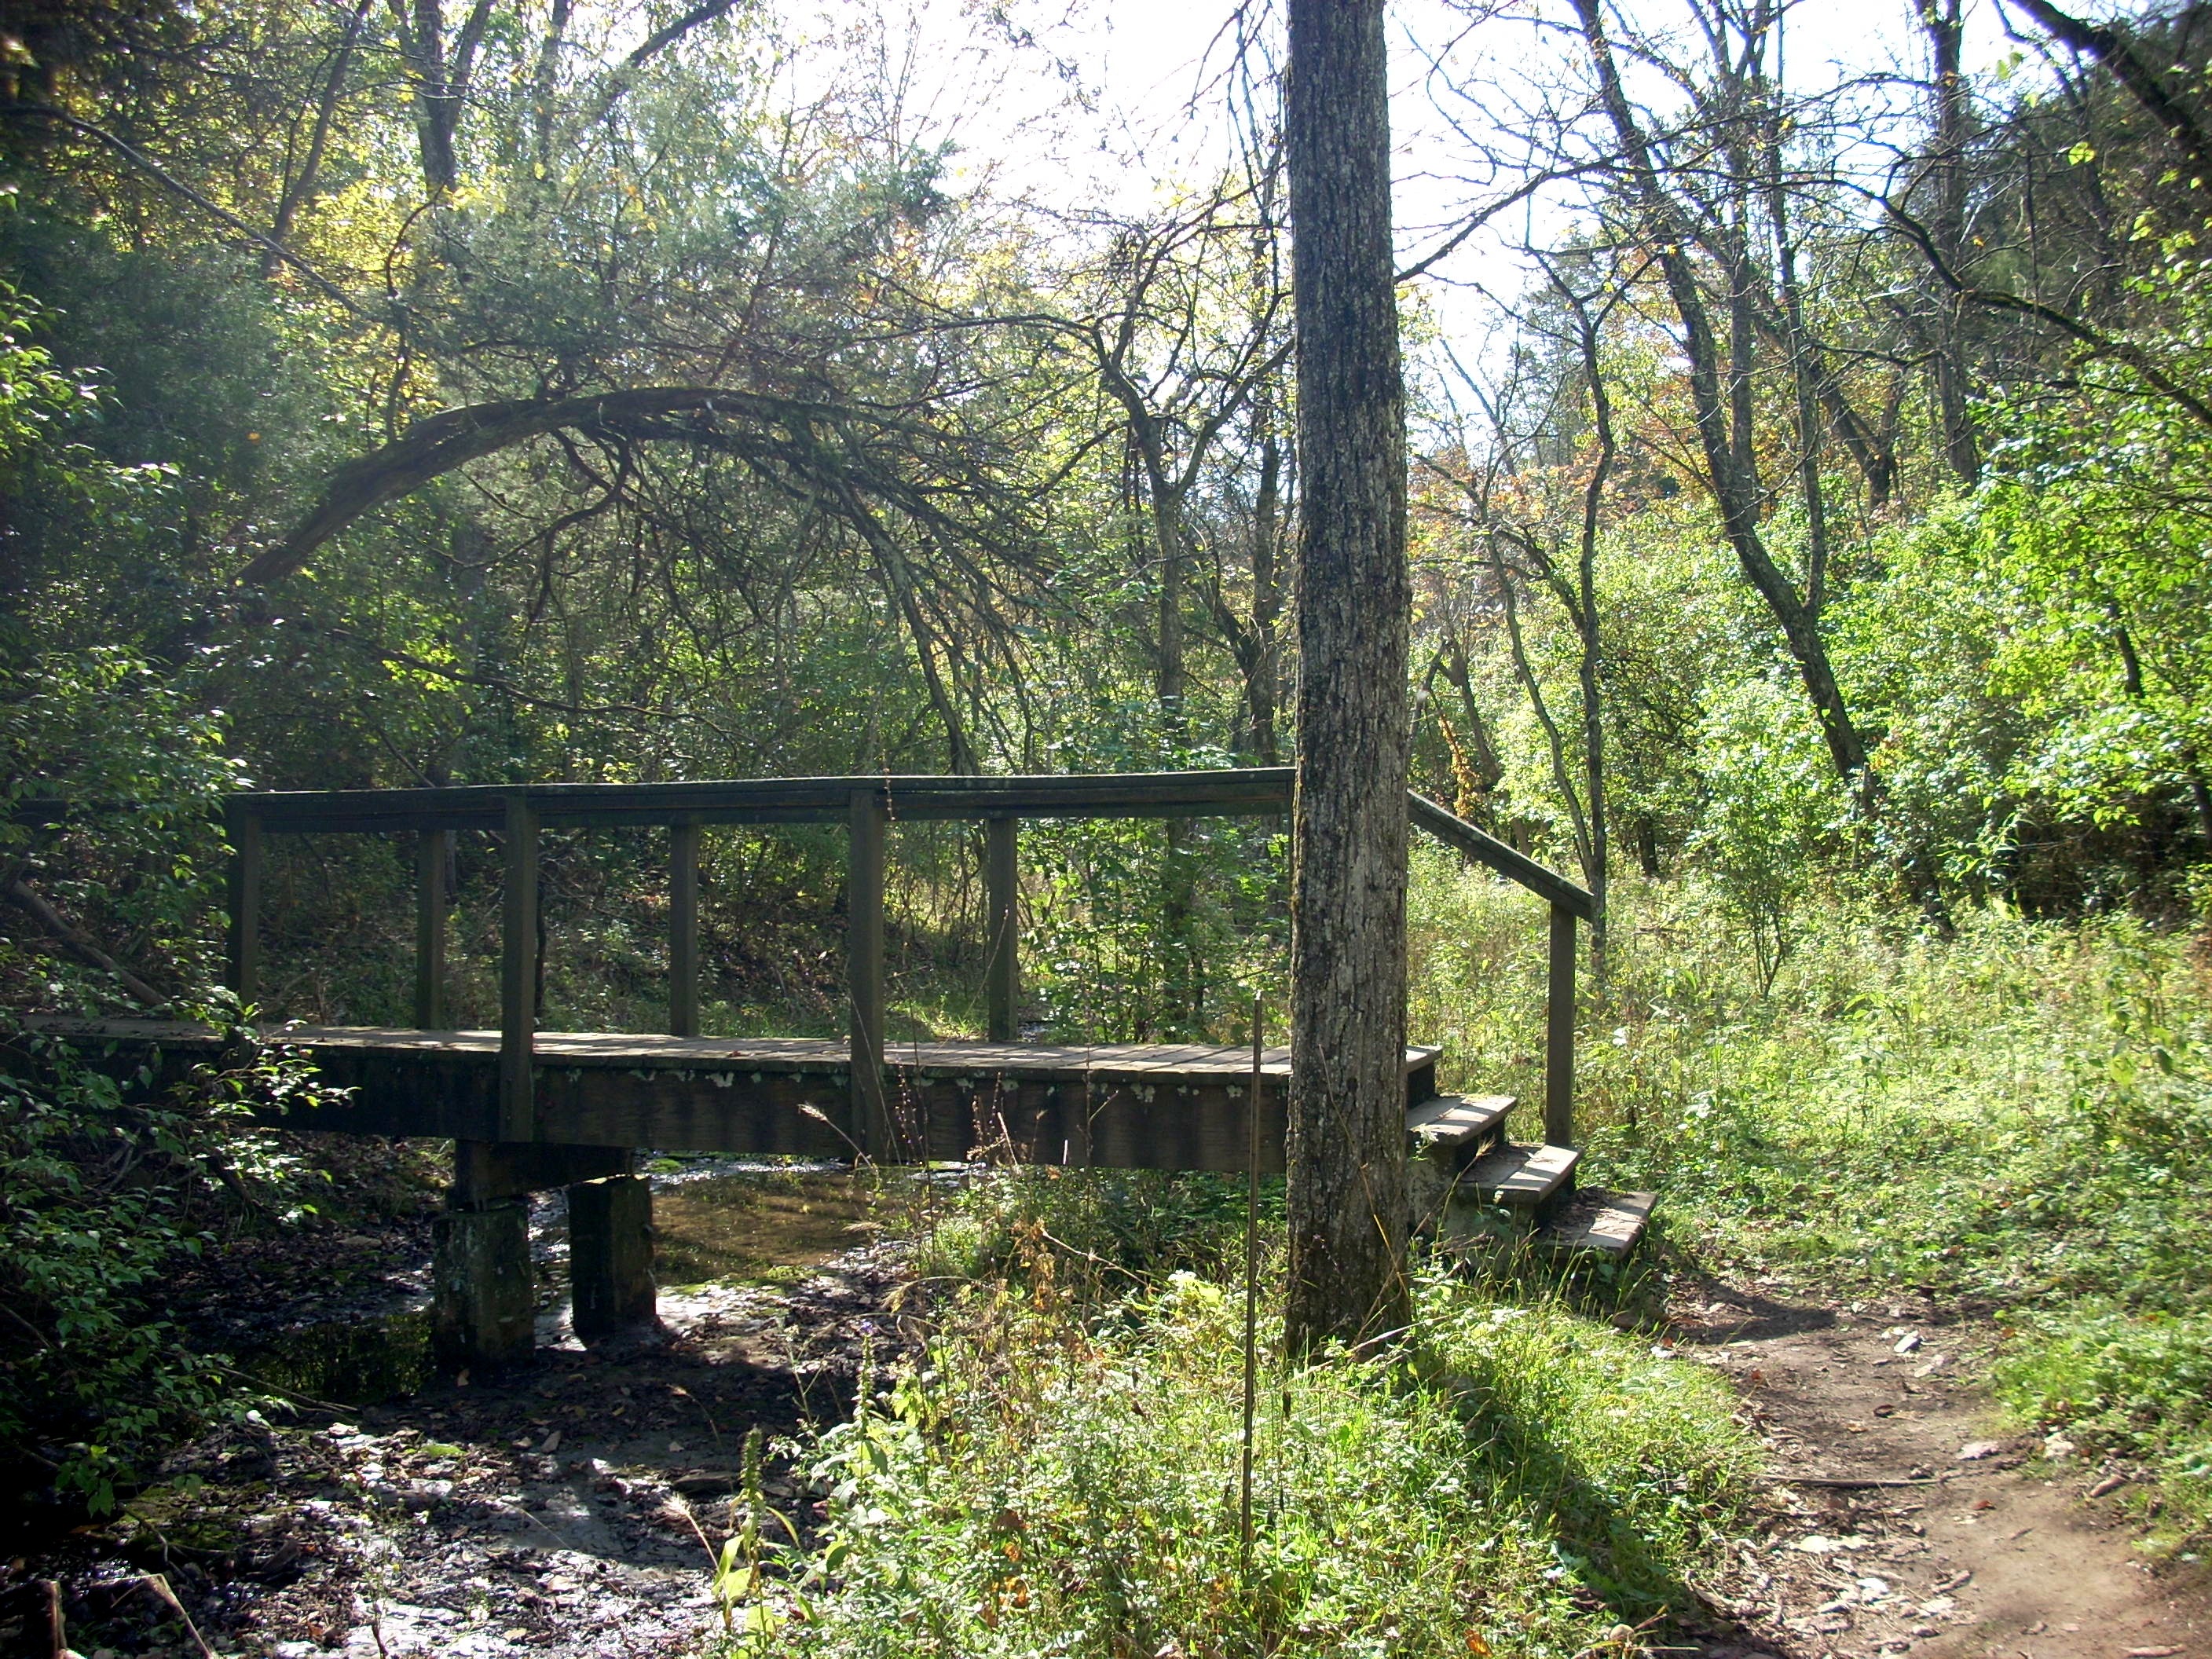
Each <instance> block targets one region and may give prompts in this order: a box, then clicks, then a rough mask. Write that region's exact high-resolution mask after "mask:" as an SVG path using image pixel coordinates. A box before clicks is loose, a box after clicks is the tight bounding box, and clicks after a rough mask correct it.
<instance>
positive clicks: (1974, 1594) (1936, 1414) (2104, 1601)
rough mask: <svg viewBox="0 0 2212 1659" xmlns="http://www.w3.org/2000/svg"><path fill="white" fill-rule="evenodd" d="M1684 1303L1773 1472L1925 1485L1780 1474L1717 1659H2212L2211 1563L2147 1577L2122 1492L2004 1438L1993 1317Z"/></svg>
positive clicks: (1681, 1308) (1730, 1590)
mask: <svg viewBox="0 0 2212 1659" xmlns="http://www.w3.org/2000/svg"><path fill="white" fill-rule="evenodd" d="M1670 1313H1671V1314H1672V1316H1673V1320H1672V1325H1673V1335H1672V1340H1673V1341H1674V1344H1675V1345H1676V1346H1677V1347H1678V1349H1679V1350H1680V1352H1682V1353H1683V1355H1684V1357H1685V1358H1700V1359H1703V1360H1705V1362H1707V1363H1710V1364H1713V1365H1715V1366H1717V1368H1719V1369H1720V1370H1723V1371H1724V1372H1726V1373H1727V1374H1728V1375H1729V1376H1730V1377H1731V1378H1733V1379H1734V1381H1735V1383H1736V1385H1737V1387H1738V1388H1739V1389H1741V1391H1742V1393H1743V1395H1744V1398H1745V1400H1746V1401H1747V1403H1748V1404H1749V1406H1750V1407H1751V1409H1752V1411H1753V1413H1754V1416H1755V1418H1756V1420H1757V1422H1758V1424H1759V1428H1760V1430H1761V1431H1762V1433H1763V1434H1764V1435H1765V1437H1766V1438H1767V1439H1768V1441H1769V1442H1770V1443H1771V1445H1772V1447H1773V1449H1774V1453H1775V1457H1774V1463H1773V1468H1774V1469H1775V1471H1776V1473H1777V1474H1778V1475H1782V1476H1791V1477H1799V1478H1807V1479H1815V1478H1826V1479H1827V1480H1837V1481H1843V1480H1890V1481H1911V1482H1916V1483H1918V1484H1912V1485H1894V1486H1844V1485H1814V1484H1803V1485H1798V1484H1788V1483H1784V1482H1781V1481H1778V1483H1777V1485H1776V1486H1775V1491H1774V1500H1773V1507H1772V1509H1771V1513H1770V1515H1769V1516H1768V1518H1767V1522H1766V1524H1765V1527H1764V1528H1762V1535H1761V1536H1760V1538H1759V1541H1758V1542H1757V1545H1756V1547H1753V1548H1751V1549H1747V1550H1745V1551H1743V1552H1742V1553H1741V1559H1738V1560H1737V1561H1735V1562H1734V1563H1731V1564H1729V1571H1727V1572H1726V1573H1725V1575H1724V1577H1723V1580H1722V1583H1721V1589H1719V1591H1718V1592H1717V1594H1715V1595H1713V1597H1712V1600H1713V1601H1714V1602H1715V1603H1716V1604H1717V1605H1718V1606H1720V1607H1722V1610H1723V1611H1724V1612H1731V1613H1734V1614H1735V1617H1736V1619H1737V1620H1739V1622H1740V1626H1741V1636H1740V1637H1738V1638H1735V1639H1732V1640H1729V1641H1726V1642H1720V1643H1715V1644H1710V1645H1708V1646H1707V1648H1706V1649H1705V1652H1706V1654H1707V1656H1708V1659H1736V1656H1748V1655H1754V1654H1778V1655H1783V1656H1787V1659H1825V1656H1831V1655H1832V1656H1836V1659H1858V1656H1869V1655H1874V1654H1898V1653H1910V1654H1912V1655H1914V1656H1915V1659H1923V1656H1924V1659H2130V1656H2135V1659H2212V1583H2208V1581H2207V1578H2206V1577H2205V1575H2204V1574H2203V1571H2201V1570H2193V1569H2184V1570H2183V1571H2181V1572H2179V1573H2160V1574H2154V1573H2153V1572H2151V1571H2149V1570H2148V1568H2147V1567H2146V1565H2144V1563H2143V1561H2142V1558H2141V1557H2140V1556H2139V1555H2137V1554H2136V1553H2135V1552H2134V1550H2133V1549H2132V1548H2131V1543H2132V1534H2131V1533H2130V1529H2129V1528H2127V1527H2126V1526H2125V1525H2124V1524H2123V1522H2121V1520H2120V1518H2119V1516H2118V1513H2117V1510H2116V1507H2115V1504H2114V1503H2113V1502H2112V1498H2111V1496H2110V1494H2109V1493H2106V1494H2103V1495H2100V1498H2088V1497H2087V1493H2088V1492H2090V1491H2092V1490H2095V1489H2097V1488H2099V1487H2100V1486H2102V1485H2104V1483H2105V1480H2106V1471H2104V1470H2102V1469H2100V1468H2098V1467H2097V1466H2095V1465H2093V1464H2085V1463H2083V1462H2081V1461H2080V1460H2079V1459H2078V1458H2075V1457H2072V1456H2066V1457H2063V1458H2061V1459H2060V1460H2059V1461H2057V1462H2051V1461H2048V1460H2045V1459H2044V1458H2043V1457H2041V1456H2040V1455H2039V1454H2040V1453H2041V1452H2042V1451H2043V1447H2042V1446H2041V1445H2040V1444H2039V1443H2037V1442H2035V1441H2033V1440H2032V1439H2023V1438H2021V1437H2007V1436H2006V1435H2005V1434H2004V1432H2003V1431H2002V1429H2001V1428H2000V1427H1999V1426H1997V1425H1996V1413H1995V1410H1994V1408H1993V1407H1992V1404H1991V1402H1990V1396H1989V1395H1988V1392H1987V1390H1986V1389H1985V1388H1984V1386H1983V1384H1982V1383H1981V1381H1980V1374H1981V1371H1982V1370H1983V1367H1984V1364H1985V1363H1986V1360H1987V1358H1988V1356H1989V1353H1990V1349H1991V1347H1992V1346H1993V1340H1994V1338H1993V1334H1992V1333H1990V1331H1989V1330H1988V1329H1987V1328H1985V1327H1981V1326H1978V1325H1975V1324H1972V1323H1960V1322H1947V1321H1945V1320H1944V1319H1942V1317H1941V1316H1939V1314H1938V1312H1937V1310H1935V1309H1934V1308H1932V1307H1931V1306H1930V1305H1929V1304H1927V1303H1925V1302H1922V1301H1918V1300H1914V1299H1909V1298H1908V1299H1901V1300H1886V1301H1881V1302H1875V1303H1864V1304H1861V1303H1854V1304H1850V1305H1849V1306H1846V1307H1840V1308H1831V1307H1822V1306H1819V1305H1817V1304H1807V1303H1804V1302H1800V1301H1796V1300H1785V1299H1783V1298H1782V1297H1780V1296H1779V1295H1778V1294H1777V1293H1775V1292H1773V1291H1771V1290H1764V1289H1761V1288H1759V1287H1758V1286H1748V1287H1747V1286H1739V1285H1723V1284H1720V1283H1717V1282H1714V1281H1705V1282H1699V1283H1692V1282H1690V1281H1688V1280H1687V1279H1685V1280H1682V1281H1679V1282H1678V1283H1677V1285H1676V1286H1675V1294H1674V1297H1673V1300H1672V1305H1671V1308H1670ZM1900 1350H1902V1352H1900ZM2057 1449H2059V1450H2061V1451H2063V1447H2060V1448H2057ZM1962 1452H1972V1453H1974V1454H1976V1455H1971V1456H1962V1455H1961V1454H1962Z"/></svg>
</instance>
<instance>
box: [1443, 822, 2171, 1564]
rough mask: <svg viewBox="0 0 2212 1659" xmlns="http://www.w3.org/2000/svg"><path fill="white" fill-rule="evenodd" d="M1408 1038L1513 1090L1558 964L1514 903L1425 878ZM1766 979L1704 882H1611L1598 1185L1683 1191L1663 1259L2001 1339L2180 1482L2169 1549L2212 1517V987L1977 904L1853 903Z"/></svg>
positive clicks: (2129, 1448)
mask: <svg viewBox="0 0 2212 1659" xmlns="http://www.w3.org/2000/svg"><path fill="white" fill-rule="evenodd" d="M1415 891H1416V901H1415V904H1416V936H1417V939H1419V942H1420V950H1421V957H1422V964H1421V967H1420V969H1419V971H1418V972H1417V973H1416V975H1415V980H1414V983H1415V985H1416V987H1417V1012H1416V1017H1415V1024H1416V1027H1417V1029H1419V1030H1420V1031H1421V1032H1422V1033H1423V1035H1424V1036H1426V1037H1429V1038H1430V1040H1434V1041H1442V1042H1446V1043H1448V1044H1449V1064H1450V1065H1451V1066H1454V1067H1455V1068H1456V1079H1457V1080H1458V1081H1461V1082H1465V1083H1473V1082H1474V1081H1477V1080H1479V1079H1480V1080H1484V1081H1486V1085H1493V1084H1494V1082H1495V1080H1498V1079H1503V1080H1504V1081H1505V1082H1507V1083H1508V1084H1509V1085H1510V1086H1514V1087H1516V1088H1517V1089H1518V1090H1519V1091H1520V1092H1522V1094H1523V1095H1524V1097H1525V1096H1526V1095H1527V1094H1528V1092H1529V1089H1530V1085H1531V1084H1532V1082H1533V1065H1534V1059H1535V1056H1534V1052H1533V1049H1534V1034H1535V1033H1536V1032H1537V1030H1539V1029H1540V1026H1539V1024H1538V1010H1539V1008H1540V1006H1541V986H1540V984H1539V982H1538V980H1537V977H1536V975H1538V974H1539V973H1541V951H1540V949H1539V947H1538V944H1537V941H1536V939H1535V937H1534V925H1533V923H1532V922H1531V921H1529V920H1528V918H1527V916H1526V915H1525V912H1526V910H1527V908H1528V906H1527V905H1526V903H1525V901H1523V900H1522V899H1521V898H1520V896H1518V895H1516V894H1512V893H1509V892H1506V891H1503V890H1499V889H1498V888H1497V887H1496V886H1494V885H1493V884H1492V883H1490V882H1489V881H1488V880H1487V879H1485V878H1470V877H1463V876H1461V875H1460V874H1458V873H1457V872H1454V871H1451V870H1449V868H1447V867H1444V866H1441V865H1435V866H1431V867H1430V868H1429V869H1428V870H1427V871H1426V872H1425V878H1424V879H1423V880H1422V881H1420V882H1419V883H1417V884H1416V890H1415ZM1779 920H1780V923H1781V927H1782V932H1781V933H1780V935H1779V937H1780V938H1781V939H1782V940H1783V944H1784V949H1783V953H1782V957H1781V962H1780V966H1779V969H1778V972H1777V973H1776V974H1775V976H1774V979H1773V981H1772V984H1771V987H1769V988H1767V989H1765V991H1764V992H1762V990H1761V986H1760V980H1761V978H1762V977H1763V973H1762V970H1761V969H1760V967H1759V964H1758V963H1757V962H1756V961H1755V959H1754V957H1753V951H1752V949H1751V946H1750V945H1749V943H1748V942H1747V939H1746V938H1745V933H1744V930H1743V929H1742V928H1741V926H1740V925H1738V924H1737V923H1736V922H1735V921H1734V920H1733V919H1732V918H1731V916H1730V915H1729V912H1728V910H1727V908H1726V907H1725V906H1724V905H1723V902H1722V901H1721V898H1720V896H1718V895H1717V893H1716V892H1715V890H1713V889H1711V887H1708V886H1706V885H1705V884H1702V883H1700V882H1698V881H1696V880H1686V881H1683V882H1680V883H1671V884H1641V885H1638V886H1634V887H1632V888H1629V889H1628V890H1626V892H1623V893H1620V895H1619V896H1618V898H1617V902H1616V909H1615V917H1614V928H1613V940H1612V948H1611V951H1610V952H1609V955H1610V957H1611V960H1610V961H1609V963H1608V964H1607V981H1606V983H1605V986H1604V987H1603V989H1602V990H1601V992H1599V993H1597V994H1595V996H1594V997H1593V998H1592V1000H1591V1002H1590V1004H1589V1012H1592V1013H1594V1014H1596V1015H1598V1016H1599V1017H1600V1018H1601V1019H1602V1020H1603V1022H1604V1023H1603V1024H1602V1025H1601V1026H1599V1027H1598V1028H1597V1029H1592V1030H1586V1035H1585V1041H1584V1044H1583V1059H1582V1070H1581V1073H1580V1078H1581V1092H1580V1102H1579V1111H1580V1114H1581V1118H1582V1121H1583V1124H1584V1125H1585V1126H1586V1127H1587V1131H1588V1135H1589V1155H1590V1162H1591V1165H1592V1167H1593V1168H1594V1169H1595V1171H1596V1175H1597V1178H1598V1179H1599V1180H1601V1181H1603V1182H1609V1183H1611V1184H1614V1185H1620V1186H1638V1187H1651V1188H1658V1189H1660V1190H1661V1191H1662V1192H1663V1194H1664V1195H1665V1197H1664V1208H1663V1211H1662V1214H1663V1216H1664V1217H1665V1224H1664V1227H1663V1230H1662V1237H1664V1238H1665V1239H1667V1240H1668V1248H1670V1249H1674V1250H1675V1251H1677V1252H1680V1253H1681V1254H1683V1255H1692V1256H1694V1257H1695V1258H1696V1259H1698V1260H1699V1261H1702V1262H1705V1263H1709V1264H1713V1265H1735V1266H1739V1267H1741V1266H1743V1265H1746V1264H1757V1265H1758V1266H1759V1267H1763V1268H1765V1269H1769V1270H1772V1271H1776V1272H1778V1273H1781V1274H1783V1275H1784V1277H1785V1279H1787V1278H1790V1277H1793V1276H1795V1277H1802V1279H1804V1280H1805V1281H1806V1282H1808V1283H1811V1282H1814V1281H1815V1280H1816V1279H1817V1282H1819V1283H1820V1284H1821V1285H1826V1286H1830V1287H1835V1288H1839V1289H1840V1288H1845V1287H1859V1288H1863V1289H1864V1290H1867V1291H1874V1290H1876V1289H1878V1288H1881V1287H1886V1286H1893V1285H1912V1286H1917V1287H1921V1288H1923V1289H1925V1290H1927V1291H1929V1292H1930V1293H1931V1294H1933V1295H1935V1296H1936V1297H1938V1298H1940V1299H1941V1300H1942V1302H1944V1303H1946V1304H1949V1305H1951V1306H1954V1307H1955V1308H1958V1309H1960V1310H1962V1311H1967V1312H1977V1313H1982V1314H1988V1315H1992V1316H1995V1317H1996V1319H1997V1320H1998V1321H1999V1322H2000V1323H2001V1324H2002V1326H2003V1327H2004V1328H2006V1329H2007V1330H2008V1333H2009V1335H2008V1341H2007V1343H2006V1345H2005V1347H2004V1349H2003V1351H2002V1358H2001V1360H2000V1363H1999V1364H1998V1366H1997V1368H1996V1383H1997V1386H1998V1389H1999V1391H2000V1394H2001V1395H2002V1398H2003V1400H2004V1401H2005V1402H2006V1403H2007V1405H2008V1407H2011V1408H2012V1409H2013V1410H2014V1411H2015V1413H2018V1414H2019V1416H2020V1417H2021V1419H2022V1420H2023V1421H2024V1422H2027V1423H2029V1424H2033V1425H2037V1426H2039V1427H2043V1428H2047V1429H2059V1428H2063V1429H2064V1430H2065V1431H2066V1433H2067V1435H2068V1436H2069V1437H2070V1438H2071V1439H2073V1440H2074V1441H2075V1443H2078V1444H2081V1445H2082V1446H2084V1447H2085V1448H2087V1449H2088V1450H2090V1451H2092V1452H2093V1453H2108V1454H2114V1455H2124V1456H2127V1457H2131V1458H2141V1459H2143V1460H2146V1461H2147V1462H2149V1463H2150V1464H2152V1465H2153V1466H2154V1468H2156V1469H2157V1470H2158V1472H2159V1473H2160V1475H2161V1476H2162V1479H2161V1480H2160V1482H2159V1483H2158V1486H2157V1489H2156V1492H2155V1494H2154V1495H2152V1496H2150V1497H2148V1498H2146V1499H2145V1500H2144V1502H2145V1507H2146V1509H2147V1510H2148V1511H2149V1513H2148V1519H2150V1520H2151V1521H2152V1522H2154V1527H2155V1530H2156V1532H2157V1534H2159V1535H2160V1537H2162V1539H2163V1540H2164V1541H2166V1543H2167V1544H2168V1545H2170V1546H2171V1547H2176V1548H2182V1549H2187V1548H2189V1547H2191V1542H2192V1541H2194V1540H2197V1539H2198V1538H2201V1536H2202V1534H2203V1532H2204V1531H2205V1529H2206V1528H2207V1527H2208V1525H2212V1390H2208V1389H2207V1388H2206V1386H2205V1383H2206V1379H2207V1376H2208V1374H2209V1373H2212V1294H2208V1291H2207V1290H2206V1287H2205V1283H2204V1279H2203V1272H2202V1262H2203V1252H2204V1249H2205V1248H2206V1245H2207V1243H2208V1241H2209V1240H2212V971H2208V962H2207V957H2206V956H2205V953H2204V949H2203V939H2202V936H2201V935H2200V934H2197V933H2192V932H2191V931H2190V930H2188V929H2186V928H2174V927H2166V928H2160V927H2153V926H2150V925H2148V924H2146V923H2145V922H2143V921H2141V920H2140V919H2138V918H2137V917H2136V916H2134V915H2128V914H2124V913H2116V914H2110V915H2093V916H2090V917H2087V918H2085V919H2080V920H2070V921H2038V920H2033V919H2030V918H2027V917H2024V916H2022V915H2019V914H2018V913H2016V912H2015V911H2011V910H2008V909H2006V908H2001V907H1996V906H1990V907H1984V908H1973V909H1961V910H1960V912H1958V913H1957V914H1956V915H1955V916H1954V918H1953V919H1952V921H1953V926H1952V929H1951V931H1950V932H1949V933H1948V934H1945V933H1939V932H1937V931H1936V930H1935V929H1933V928H1931V927H1926V926H1924V925H1922V924H1920V923H1917V921H1912V920H1910V919H1907V918H1902V917H1900V916H1899V915H1897V914H1896V913H1894V912H1893V911H1890V910H1887V909H1885V908H1881V907H1879V906H1876V905H1875V904H1873V903H1870V902H1868V901H1866V900H1864V899H1863V898H1859V897H1856V896H1852V895H1850V894H1849V893H1844V892H1836V891H1830V892H1827V893H1825V894H1823V893H1819V892H1817V891H1816V892H1814V893H1813V894H1810V895H1808V896H1806V897H1804V898H1802V899H1800V900H1798V901H1796V902H1793V904H1792V905H1791V906H1790V908H1789V909H1788V911H1787V912H1786V913H1785V914H1784V915H1783V916H1782V917H1781V918H1780V919H1779Z"/></svg>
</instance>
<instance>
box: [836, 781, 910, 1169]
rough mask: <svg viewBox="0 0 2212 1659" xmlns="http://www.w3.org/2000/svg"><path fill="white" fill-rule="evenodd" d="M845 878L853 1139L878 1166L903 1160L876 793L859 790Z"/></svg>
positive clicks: (886, 824)
mask: <svg viewBox="0 0 2212 1659" xmlns="http://www.w3.org/2000/svg"><path fill="white" fill-rule="evenodd" d="M851 809H852V810H851V819H850V823H851V836H852V840H851V843H850V848H849V850H848V865H847V869H846V877H845V972H846V975H847V978H848V983H849V987H850V994H851V999H852V1033H851V1036H852V1055H853V1138H854V1140H856V1141H858V1142H859V1143H860V1150H861V1151H862V1152H866V1154H867V1155H868V1156H869V1157H870V1158H874V1159H876V1160H877V1161H878V1163H896V1162H897V1161H898V1159H899V1147H898V1135H897V1127H896V1124H894V1123H893V1121H892V1120H891V1110H890V1095H889V1094H888V1092H887V1091H885V1089H884V842H886V841H887V840H888V838H889V833H890V817H889V814H888V813H887V812H886V811H885V810H884V798H883V795H882V793H881V792H880V791H878V790H875V789H856V790H854V792H853V794H852V801H851Z"/></svg>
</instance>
